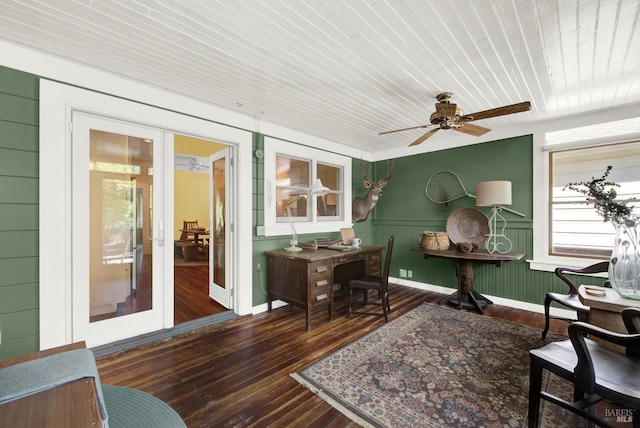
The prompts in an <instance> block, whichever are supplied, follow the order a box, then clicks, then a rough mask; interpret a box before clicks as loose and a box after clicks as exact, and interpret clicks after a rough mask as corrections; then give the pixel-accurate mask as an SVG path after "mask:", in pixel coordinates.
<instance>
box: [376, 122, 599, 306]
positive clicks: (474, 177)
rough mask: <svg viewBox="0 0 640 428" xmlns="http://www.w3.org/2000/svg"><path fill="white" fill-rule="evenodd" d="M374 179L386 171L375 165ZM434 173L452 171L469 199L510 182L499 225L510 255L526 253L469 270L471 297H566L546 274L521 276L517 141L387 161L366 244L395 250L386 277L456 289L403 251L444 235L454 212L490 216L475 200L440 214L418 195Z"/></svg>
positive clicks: (522, 194) (526, 193) (529, 208)
mask: <svg viewBox="0 0 640 428" xmlns="http://www.w3.org/2000/svg"><path fill="white" fill-rule="evenodd" d="M376 167H377V169H378V170H379V173H382V172H384V170H385V169H386V163H383V162H378V164H377V165H376ZM438 171H452V172H454V173H455V174H456V175H458V177H459V178H460V181H462V183H463V185H464V187H465V188H466V190H467V192H468V193H470V194H472V195H473V194H475V185H476V183H477V182H480V181H490V180H508V181H511V182H512V191H513V196H512V199H513V200H512V205H511V206H510V207H509V208H511V209H513V210H514V211H517V212H520V213H522V214H524V215H525V216H524V217H520V216H518V215H515V214H513V213H510V212H505V211H503V213H502V214H503V216H504V217H505V218H506V220H507V222H508V223H507V224H508V226H507V229H506V231H505V234H506V235H507V237H509V239H511V241H512V242H513V251H522V252H525V253H526V256H525V258H524V259H523V260H521V261H518V262H509V263H505V264H504V265H503V266H502V267H500V268H497V267H495V266H494V265H487V264H479V263H476V264H475V265H474V273H475V289H476V290H477V291H479V292H480V293H483V294H488V295H493V296H500V297H504V298H508V299H513V300H519V301H523V302H530V303H536V304H542V302H543V301H544V295H545V293H546V291H549V290H553V291H566V285H564V283H562V282H560V280H559V279H558V278H556V277H555V275H553V273H550V272H541V271H534V270H530V269H529V265H528V263H527V262H526V260H527V259H530V258H532V256H533V234H534V230H533V221H532V217H533V201H532V199H533V196H532V195H533V192H532V189H533V138H532V136H531V135H525V136H521V137H516V138H509V139H505V140H499V141H491V142H488V143H484V144H476V145H472V146H465V147H460V148H454V149H448V150H442V151H438V152H433V153H424V154H419V155H415V156H410V157H404V158H399V159H396V160H395V168H394V174H393V178H392V180H391V181H389V183H388V184H387V186H386V187H385V194H384V199H381V200H380V202H378V207H377V211H376V215H375V218H374V220H373V231H374V240H376V241H378V242H382V241H383V240H384V239H386V238H387V237H388V236H389V235H391V234H393V235H395V238H396V241H395V242H396V243H395V246H394V251H393V260H392V265H391V274H392V276H396V277H399V269H407V270H411V271H412V273H413V278H412V280H413V281H418V282H423V283H429V284H435V285H440V286H444V287H450V288H452V289H455V288H457V278H456V275H455V270H454V267H453V265H452V263H451V261H448V260H443V259H434V258H430V259H424V257H423V255H422V254H420V253H418V252H415V251H411V248H413V247H417V246H419V243H420V238H421V234H422V231H425V230H428V231H445V230H446V221H447V217H448V216H449V214H450V213H451V212H453V211H454V210H456V209H458V208H464V207H472V208H477V209H479V210H481V211H483V212H484V213H485V214H487V216H490V215H491V212H490V208H488V207H476V206H475V199H473V198H471V197H464V198H461V199H459V200H457V201H456V202H453V203H451V204H449V206H443V205H439V204H435V203H433V202H431V201H430V200H429V199H428V198H427V196H426V192H425V188H426V184H427V181H428V180H429V177H431V175H433V174H434V173H436V172H438ZM602 282H603V281H602V280H601V279H599V278H596V279H587V278H584V277H581V283H594V284H601V283H602Z"/></svg>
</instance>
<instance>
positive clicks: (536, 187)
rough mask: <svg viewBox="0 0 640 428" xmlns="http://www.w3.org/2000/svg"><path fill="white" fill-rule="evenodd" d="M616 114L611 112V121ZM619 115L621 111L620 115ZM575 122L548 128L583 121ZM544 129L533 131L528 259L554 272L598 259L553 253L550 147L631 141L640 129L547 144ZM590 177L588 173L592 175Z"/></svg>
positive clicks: (531, 264)
mask: <svg viewBox="0 0 640 428" xmlns="http://www.w3.org/2000/svg"><path fill="white" fill-rule="evenodd" d="M614 117H615V115H613V114H612V115H611V116H610V118H612V120H611V121H612V122H613V121H615V120H616V119H613V118H614ZM618 117H620V115H618ZM588 119H589V118H588V117H585V118H584V120H585V121H586V123H584V124H585V125H587V124H593V123H594V122H593V121H591V122H590V121H589V120H588ZM568 123H571V124H572V125H573V126H561V127H554V128H555V129H553V128H551V127H550V128H549V129H548V130H549V131H561V130H567V129H571V128H574V127H575V126H576V125H580V121H575V120H574V121H569V122H568ZM545 132H546V130H540V131H539V132H535V133H534V134H533V147H534V149H533V150H534V156H533V258H532V259H530V260H527V262H528V263H529V267H530V268H531V269H533V270H541V271H547V272H553V271H554V270H555V268H557V267H558V266H567V267H580V268H581V267H585V266H587V265H589V264H592V263H595V259H591V258H584V257H571V256H561V255H550V254H549V247H550V227H551V226H550V220H551V213H550V207H549V180H550V165H549V153H548V152H549V151H550V150H554V151H555V150H562V149H570V148H580V147H593V146H597V145H604V144H611V143H618V142H624V141H632V140H638V139H640V133H638V132H637V131H636V130H631V131H630V132H628V133H625V134H618V135H611V136H601V137H598V138H594V139H591V140H584V141H576V142H571V143H564V144H554V145H546V144H545V136H546V135H545ZM589 178H590V177H587V179H589ZM597 276H602V277H606V276H607V275H606V274H604V273H603V274H598V275H597Z"/></svg>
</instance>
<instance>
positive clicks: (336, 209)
mask: <svg viewBox="0 0 640 428" xmlns="http://www.w3.org/2000/svg"><path fill="white" fill-rule="evenodd" d="M317 169H318V171H317V175H318V179H319V180H321V181H322V184H323V185H324V186H326V187H328V188H329V190H330V192H329V193H328V194H326V195H324V196H319V197H318V199H317V200H318V217H336V216H340V215H341V214H342V207H341V206H340V205H341V204H340V201H341V198H340V195H339V192H340V191H341V190H342V189H340V183H341V180H340V175H341V168H339V167H336V166H332V165H323V164H321V163H318V166H317Z"/></svg>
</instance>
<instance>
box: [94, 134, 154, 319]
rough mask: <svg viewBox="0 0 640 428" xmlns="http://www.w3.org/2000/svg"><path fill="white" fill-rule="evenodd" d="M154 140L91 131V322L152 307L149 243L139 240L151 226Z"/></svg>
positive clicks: (150, 249)
mask: <svg viewBox="0 0 640 428" xmlns="http://www.w3.org/2000/svg"><path fill="white" fill-rule="evenodd" d="M153 144H154V143H153V141H152V140H148V139H142V138H137V137H131V136H127V135H121V134H115V133H110V132H104V131H99V130H93V129H92V130H91V131H90V147H89V181H90V187H89V213H90V214H89V230H90V233H89V261H90V266H89V282H90V297H89V299H90V311H89V315H90V321H91V322H96V321H100V320H104V319H109V318H114V317H119V316H123V315H129V314H132V313H136V312H143V311H147V310H150V309H152V307H153V306H152V287H151V283H152V274H151V269H150V263H151V257H152V245H151V244H150V242H145V240H144V239H143V236H145V235H147V236H148V231H149V225H151V224H152V217H151V216H152V212H151V208H152V206H153V205H152V198H151V196H152V189H153V174H152V171H153V168H152V166H153ZM145 229H146V232H147V233H145ZM145 244H146V245H145Z"/></svg>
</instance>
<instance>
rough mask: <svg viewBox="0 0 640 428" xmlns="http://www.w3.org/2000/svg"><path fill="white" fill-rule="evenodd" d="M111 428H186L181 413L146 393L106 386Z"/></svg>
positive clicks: (103, 389) (105, 396) (104, 387)
mask: <svg viewBox="0 0 640 428" xmlns="http://www.w3.org/2000/svg"><path fill="white" fill-rule="evenodd" d="M102 395H103V396H104V402H105V406H106V408H107V414H108V415H109V422H108V424H109V428H133V427H135V428H147V427H148V428H182V427H186V425H185V423H184V421H183V420H182V418H180V416H179V415H178V413H177V412H176V411H175V410H173V409H172V408H171V406H169V405H168V404H167V403H165V402H164V401H162V400H160V399H158V398H156V397H154V396H153V395H149V394H147V393H146V392H142V391H138V390H136V389H131V388H125V387H123V386H114V385H102Z"/></svg>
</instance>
